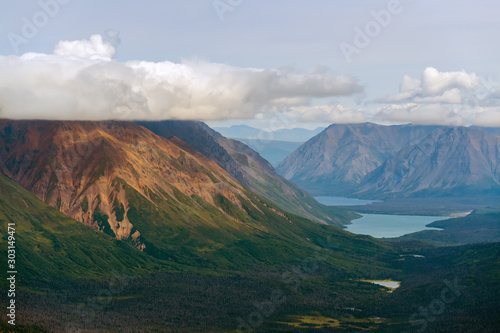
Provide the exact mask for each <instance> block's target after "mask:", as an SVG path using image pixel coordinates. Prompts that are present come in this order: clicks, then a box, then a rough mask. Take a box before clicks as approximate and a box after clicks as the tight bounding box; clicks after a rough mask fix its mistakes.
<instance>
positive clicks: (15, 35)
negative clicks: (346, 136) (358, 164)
mask: <svg viewBox="0 0 500 333" xmlns="http://www.w3.org/2000/svg"><path fill="white" fill-rule="evenodd" d="M499 14H500V2H498V1H494V0H476V1H465V0H458V1H457V0H453V1H452V0H441V1H439V0H438V1H436V0H434V1H431V0H419V1H417V0H413V1H411V0H401V1H395V0H389V1H387V0H386V1H378V0H372V1H371V0H359V1H358V0H345V1H326V0H308V1H305V0H302V1H299V0H274V1H269V0H267V1H264V0H216V1H213V0H182V1H178V0H161V1H160V0H157V1H141V2H139V1H126V0H125V1H124V0H121V1H112V0H110V1H97V0H40V1H25V0H0V17H1V20H0V22H1V23H0V37H1V39H0V117H7V118H25V119H26V118H46V119H199V120H204V121H210V122H209V123H210V124H212V125H217V126H221V125H229V124H242V123H243V124H249V125H253V126H257V127H262V128H267V129H274V128H277V127H282V126H284V127H308V128H313V127H315V126H321V125H323V126H324V125H327V124H329V123H334V122H335V123H346V122H365V121H373V122H377V123H388V124H389V123H405V122H412V123H420V124H451V125H471V124H475V125H485V126H500V68H499V66H500V62H499V61H498V56H499V55H500V43H499V42H498V41H499V37H498V33H499V32H500V20H499V19H498V17H499Z"/></svg>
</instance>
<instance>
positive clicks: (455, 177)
mask: <svg viewBox="0 0 500 333" xmlns="http://www.w3.org/2000/svg"><path fill="white" fill-rule="evenodd" d="M497 147H498V136H496V135H494V134H490V133H486V132H484V131H480V130H477V129H472V128H463V127H462V128H448V127H439V126H412V125H401V126H381V125H375V124H369V123H368V124H355V125H331V126H330V127H328V128H327V129H326V130H325V131H323V132H322V133H320V134H319V135H317V136H316V137H314V138H312V139H311V140H309V141H308V142H306V143H305V144H304V145H302V146H301V147H300V148H298V149H297V150H296V151H295V152H293V153H292V154H291V155H290V156H289V157H288V158H287V159H285V160H284V161H283V162H282V163H281V164H280V166H279V167H278V169H277V170H278V171H279V172H280V173H281V174H282V175H283V176H284V177H285V178H287V179H290V180H291V181H293V182H295V183H297V184H299V185H300V186H301V187H303V188H305V189H308V190H310V191H312V192H313V193H321V194H328V195H344V196H349V195H355V196H364V197H372V198H380V197H384V196H387V195H395V196H407V195H414V194H415V193H416V192H419V193H420V194H422V195H424V194H425V193H427V194H429V195H439V193H441V194H444V193H445V192H447V193H448V194H450V193H452V192H453V189H455V190H456V192H457V193H458V192H459V191H460V189H462V190H465V188H468V189H472V188H474V189H475V190H477V191H479V192H482V191H486V192H487V191H488V190H489V189H492V190H493V191H496V190H495V188H497V183H498V170H497V168H498V164H499V161H500V160H499V158H498V153H497V152H498V148H497Z"/></svg>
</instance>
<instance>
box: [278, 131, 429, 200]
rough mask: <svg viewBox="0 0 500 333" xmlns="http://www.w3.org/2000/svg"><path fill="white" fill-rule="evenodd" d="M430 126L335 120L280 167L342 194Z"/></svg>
mask: <svg viewBox="0 0 500 333" xmlns="http://www.w3.org/2000/svg"><path fill="white" fill-rule="evenodd" d="M433 129H434V127H427V126H379V125H376V124H371V123H365V124H346V125H344V124H334V125H331V126H329V127H328V128H326V129H325V130H324V131H323V132H321V133H320V134H318V135H316V136H315V137H313V138H312V139H310V140H309V141H307V142H306V143H304V144H303V145H302V146H301V147H299V148H298V149H297V150H295V151H294V152H293V153H292V154H290V155H289V156H288V157H287V158H286V159H285V160H284V161H283V162H282V163H281V164H280V165H279V166H278V168H277V170H278V172H279V173H280V174H281V175H282V176H283V177H285V178H286V179H289V180H291V181H292V182H294V183H296V184H298V185H299V186H301V187H303V188H305V189H307V190H310V191H311V192H313V193H315V192H319V193H323V194H342V193H344V192H345V191H346V190H349V189H350V188H352V187H353V186H356V185H357V184H359V183H360V182H361V180H362V179H363V178H364V177H365V176H366V175H367V174H368V173H369V172H371V171H373V170H375V169H376V168H377V167H379V166H380V165H381V164H382V163H383V162H384V161H385V160H386V159H387V158H389V157H391V156H392V155H393V154H395V153H396V152H398V151H399V150H400V149H401V148H403V147H404V146H406V145H409V144H413V143H416V142H418V141H420V140H421V139H422V138H424V137H425V136H427V135H428V134H429V133H431V132H432V130H433Z"/></svg>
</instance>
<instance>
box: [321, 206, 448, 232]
mask: <svg viewBox="0 0 500 333" xmlns="http://www.w3.org/2000/svg"><path fill="white" fill-rule="evenodd" d="M316 200H318V201H319V202H320V203H322V204H324V205H328V206H353V205H367V204H369V203H371V202H373V201H370V200H358V199H351V198H341V197H316ZM360 215H362V216H363V217H362V218H360V219H356V220H353V221H351V223H352V224H349V225H347V231H349V232H352V233H354V234H361V235H370V236H373V237H377V238H383V237H399V236H403V235H406V234H409V233H412V232H417V231H421V230H441V229H438V228H428V227H426V225H427V224H429V223H431V222H434V221H439V220H446V219H448V217H445V216H416V215H386V214H360Z"/></svg>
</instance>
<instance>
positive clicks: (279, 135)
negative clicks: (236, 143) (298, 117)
mask: <svg viewBox="0 0 500 333" xmlns="http://www.w3.org/2000/svg"><path fill="white" fill-rule="evenodd" d="M213 129H214V130H215V131H217V132H219V133H220V134H222V135H223V136H225V137H226V138H230V139H249V140H259V141H261V143H262V144H265V143H266V142H268V141H290V142H306V141H307V140H309V139H310V138H312V137H313V136H315V135H316V134H318V133H320V132H321V131H322V130H324V127H318V128H316V129H314V130H308V129H305V128H292V129H280V130H276V131H264V130H261V129H258V128H254V127H250V126H247V125H233V126H231V127H214V128H213Z"/></svg>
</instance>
